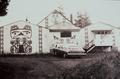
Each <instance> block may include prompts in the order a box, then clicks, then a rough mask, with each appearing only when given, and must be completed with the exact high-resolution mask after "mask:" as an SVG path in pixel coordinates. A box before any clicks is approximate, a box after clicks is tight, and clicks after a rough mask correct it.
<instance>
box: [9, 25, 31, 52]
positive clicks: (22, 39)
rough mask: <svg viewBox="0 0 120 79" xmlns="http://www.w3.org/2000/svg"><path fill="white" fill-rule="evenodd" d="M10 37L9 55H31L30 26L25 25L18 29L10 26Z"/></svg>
mask: <svg viewBox="0 0 120 79" xmlns="http://www.w3.org/2000/svg"><path fill="white" fill-rule="evenodd" d="M10 36H11V41H10V43H11V47H10V51H11V53H31V52H32V46H31V44H32V41H31V36H32V30H31V26H29V25H25V26H24V27H23V28H20V27H19V26H17V25H13V26H11V30H10Z"/></svg>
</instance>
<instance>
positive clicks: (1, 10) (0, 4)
mask: <svg viewBox="0 0 120 79" xmlns="http://www.w3.org/2000/svg"><path fill="white" fill-rule="evenodd" d="M9 2H10V0H0V16H5V15H7V6H8V5H9Z"/></svg>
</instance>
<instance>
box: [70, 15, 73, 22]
mask: <svg viewBox="0 0 120 79" xmlns="http://www.w3.org/2000/svg"><path fill="white" fill-rule="evenodd" d="M70 21H71V23H73V15H72V14H70Z"/></svg>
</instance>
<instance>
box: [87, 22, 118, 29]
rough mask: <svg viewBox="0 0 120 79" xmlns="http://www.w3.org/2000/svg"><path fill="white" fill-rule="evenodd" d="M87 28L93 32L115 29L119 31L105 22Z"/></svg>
mask: <svg viewBox="0 0 120 79" xmlns="http://www.w3.org/2000/svg"><path fill="white" fill-rule="evenodd" d="M87 27H88V28H90V29H92V30H112V29H113V28H116V29H119V28H117V27H115V26H112V25H111V24H107V23H104V22H97V23H94V24H91V25H89V26H87Z"/></svg>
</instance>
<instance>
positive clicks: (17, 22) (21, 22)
mask: <svg viewBox="0 0 120 79" xmlns="http://www.w3.org/2000/svg"><path fill="white" fill-rule="evenodd" d="M23 23H24V24H27V25H32V26H39V25H36V24H33V23H31V22H27V21H23V20H18V21H15V22H12V23H9V24H6V25H2V26H0V27H6V26H7V27H8V26H11V25H17V24H23ZM39 27H41V28H45V27H42V26H39ZM45 29H47V28H45Z"/></svg>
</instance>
